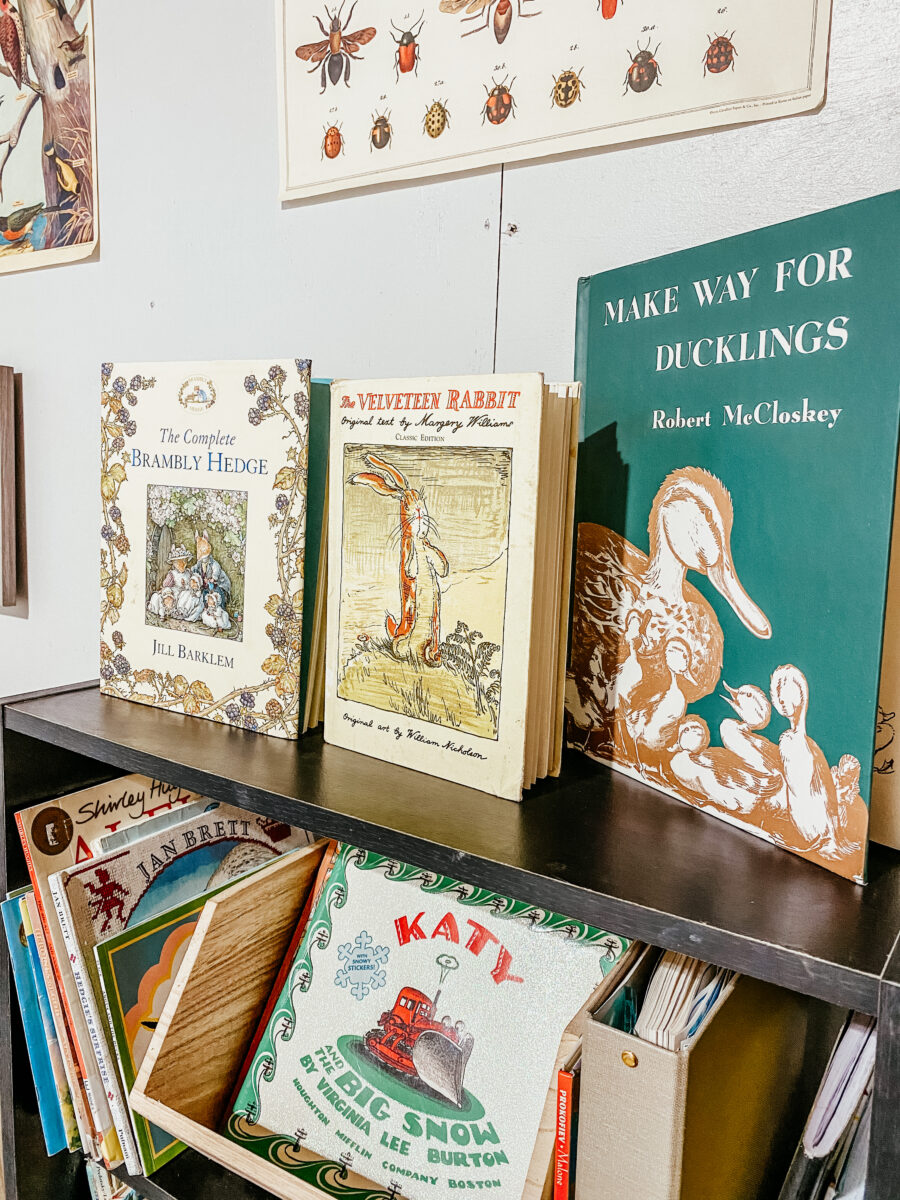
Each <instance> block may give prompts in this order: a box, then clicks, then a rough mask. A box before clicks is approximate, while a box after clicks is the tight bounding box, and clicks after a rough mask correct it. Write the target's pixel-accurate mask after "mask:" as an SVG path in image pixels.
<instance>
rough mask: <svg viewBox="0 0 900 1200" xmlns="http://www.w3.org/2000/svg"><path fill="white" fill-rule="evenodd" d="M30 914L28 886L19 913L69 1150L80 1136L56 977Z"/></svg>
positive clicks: (76, 1147)
mask: <svg viewBox="0 0 900 1200" xmlns="http://www.w3.org/2000/svg"><path fill="white" fill-rule="evenodd" d="M32 913H34V917H35V918H37V917H38V911H37V906H36V905H35V904H34V893H33V892H32V891H31V889H29V890H28V891H27V892H26V893H25V894H24V895H22V896H20V897H19V915H20V917H21V920H22V929H23V931H24V933H25V941H26V943H27V945H28V956H29V961H30V963H31V976H32V979H33V980H34V993H35V997H36V999H37V1006H38V1012H39V1013H40V1017H41V1025H42V1026H43V1029H44V1041H45V1042H46V1044H47V1056H48V1059H49V1062H50V1069H51V1071H52V1073H53V1082H54V1084H55V1085H56V1098H57V1101H58V1103H59V1115H60V1119H61V1121H62V1125H63V1130H64V1132H65V1136H66V1146H67V1148H68V1149H69V1150H80V1149H81V1135H80V1133H79V1130H78V1122H77V1121H76V1118H75V1108H74V1106H73V1104H72V1092H71V1088H70V1086H69V1081H68V1079H67V1077H66V1068H65V1064H64V1062H63V1057H62V1051H61V1050H60V1045H59V1037H58V1036H57V1027H56V1021H55V1017H54V1009H53V1006H51V1002H50V990H51V988H52V989H53V990H54V991H55V986H56V978H55V976H54V975H53V974H52V971H51V973H50V976H49V980H48V979H46V978H45V977H44V963H45V962H46V963H47V965H48V966H49V965H50V964H49V960H48V959H47V956H46V954H41V953H40V952H39V951H38V936H39V935H40V936H42V935H43V930H42V929H41V928H40V924H38V931H39V933H38V934H36V933H35V927H34V924H33V920H32ZM57 1011H58V1010H57Z"/></svg>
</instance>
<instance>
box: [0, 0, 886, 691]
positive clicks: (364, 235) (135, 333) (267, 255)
mask: <svg viewBox="0 0 900 1200" xmlns="http://www.w3.org/2000/svg"><path fill="white" fill-rule="evenodd" d="M634 2H637V0H634ZM679 2H680V3H695V2H697V0H679ZM789 2H790V0H786V3H789ZM94 3H95V18H94V19H95V35H96V36H95V55H96V71H97V118H98V153H99V166H100V240H101V249H100V256H99V260H98V261H96V262H91V263H87V264H81V265H74V266H67V267H59V268H51V269H49V270H44V271H36V272H32V273H30V274H23V275H18V276H14V275H13V276H10V275H7V276H4V277H3V278H0V331H2V334H0V361H3V362H10V363H12V364H13V365H14V366H15V367H16V369H17V370H19V371H21V372H22V374H23V377H24V407H25V453H26V465H25V469H26V492H27V536H28V556H29V571H28V576H29V578H28V616H27V618H26V619H20V618H17V617H14V616H9V615H3V614H0V695H8V694H11V693H15V692H19V691H26V690H31V689H34V688H41V687H51V686H55V685H58V684H62V683H68V682H73V681H75V680H81V679H87V678H91V677H93V676H95V675H96V672H97V634H96V630H97V606H98V588H97V547H98V541H99V539H98V533H99V529H98V504H97V469H98V468H97V432H98V430H97V414H98V404H97V401H98V376H99V363H100V362H101V361H103V360H104V359H111V360H115V359H117V358H118V359H124V360H129V359H130V360H133V359H147V360H153V359H182V358H184V359H204V358H216V357H223V358H224V357H266V356H269V355H283V354H287V355H292V356H293V355H295V354H296V355H302V356H306V355H308V356H311V357H312V359H313V369H314V373H315V374H317V375H324V376H329V375H338V374H340V375H349V376H354V375H368V374H395V375H396V374H410V375H412V374H418V373H422V374H424V373H433V374H440V373H442V372H451V371H457V372H462V371H489V370H491V368H492V364H493V359H494V329H495V315H496V316H497V322H496V325H497V344H496V363H497V368H498V370H532V369H539V370H543V371H545V372H546V373H547V374H548V375H550V376H554V377H557V378H563V377H568V376H569V375H570V374H571V369H572V367H571V364H572V353H573V344H574V301H575V280H576V279H577V277H578V276H579V275H587V274H591V273H593V272H595V271H600V270H603V269H605V268H608V267H612V266H618V265H620V264H622V263H627V262H629V261H636V260H638V259H641V258H648V257H653V256H655V255H658V254H663V253H666V252H667V251H671V250H676V249H679V248H682V247H685V246H690V245H693V244H696V243H699V242H703V241H708V240H710V239H714V238H719V237H723V236H726V235H728V234H733V233H738V232H741V231H744V230H748V229H753V228H756V227H758V226H760V225H766V224H771V223H772V222H775V221H781V220H785V219H787V218H790V217H795V216H800V215H802V214H804V213H808V212H812V211H815V210H817V209H821V208H826V207H829V206H831V205H834V204H840V203H844V202H846V201H849V200H854V199H858V198H860V197H863V196H866V195H872V194H874V193H877V192H882V191H887V190H889V189H891V188H896V187H900V149H898V147H900V109H898V103H897V90H898V81H900V75H898V72H900V67H898V65H897V56H898V54H900V9H898V6H897V4H896V0H834V3H835V13H834V24H833V32H832V42H831V66H830V82H829V91H828V99H827V102H826V105H825V107H824V109H823V110H822V111H821V112H820V113H818V114H814V115H812V116H809V117H799V118H792V119H788V120H784V121H775V122H770V123H766V124H759V125H754V126H746V127H743V128H737V129H733V130H730V131H724V132H720V133H714V134H710V135H704V136H697V137H684V138H678V139H674V140H671V141H668V142H660V143H653V144H645V145H638V146H635V147H633V148H631V149H624V150H617V151H613V152H609V153H598V154H594V155H583V156H579V157H574V158H571V159H567V160H563V161H560V162H555V163H553V162H551V163H542V164H538V165H534V166H521V167H514V168H508V169H507V170H506V171H505V173H504V178H503V187H502V219H501V213H500V206H501V175H500V171H499V170H490V171H486V172H481V173H479V174H477V175H471V176H467V177H462V178H456V179H452V180H448V181H439V182H436V183H430V184H427V185H425V186H422V187H417V186H410V187H399V188H395V189H392V190H389V191H384V192H379V193H372V194H369V195H363V196H356V197H348V198H342V199H337V200H334V201H330V202H322V203H315V204H312V205H307V206H304V207H294V208H285V209H282V208H281V207H280V206H279V204H278V202H277V200H276V198H275V196H276V189H277V161H276V136H275V128H276V124H275V85H274V32H273V26H274V22H273V5H272V4H271V3H270V0H250V2H249V3H248V2H246V0H245V2H244V3H240V2H239V0H215V2H213V0H154V3H153V4H152V5H151V6H149V7H148V6H147V5H146V4H140V5H138V4H137V3H136V2H135V0H94ZM556 3H557V4H558V5H559V7H560V9H563V8H564V3H563V0H556ZM774 53H777V45H773V54H774ZM511 226H515V227H516V232H514V233H512V232H505V231H506V230H507V229H509V227H511ZM498 236H499V240H500V279H499V313H496V307H495V301H496V298H497V294H498V288H497V283H498V281H497V262H498ZM893 244H894V245H896V231H895V238H894V242H893Z"/></svg>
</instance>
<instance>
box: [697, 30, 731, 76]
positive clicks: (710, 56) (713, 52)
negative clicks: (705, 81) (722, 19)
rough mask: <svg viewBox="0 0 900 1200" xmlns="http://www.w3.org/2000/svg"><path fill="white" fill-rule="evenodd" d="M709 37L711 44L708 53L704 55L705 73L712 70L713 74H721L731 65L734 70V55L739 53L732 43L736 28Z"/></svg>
mask: <svg viewBox="0 0 900 1200" xmlns="http://www.w3.org/2000/svg"><path fill="white" fill-rule="evenodd" d="M706 36H707V38H708V39H709V46H708V47H707V50H706V53H705V54H704V55H703V74H704V75H705V74H706V72H707V71H710V72H711V73H712V74H713V75H720V74H721V73H722V72H723V71H727V70H728V68H729V67H731V69H732V71H733V70H734V57H735V55H736V54H737V50H735V48H734V46H733V45H732V42H731V39H732V38H733V37H734V30H732V31H731V33H720V34H717V36H716V37H714V38H711V37H710V36H709V34H707V35H706Z"/></svg>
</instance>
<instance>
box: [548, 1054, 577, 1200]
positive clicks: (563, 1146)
mask: <svg viewBox="0 0 900 1200" xmlns="http://www.w3.org/2000/svg"><path fill="white" fill-rule="evenodd" d="M573 1098H574V1076H573V1074H572V1072H571V1071H560V1072H559V1073H558V1075H557V1080H556V1154H555V1156H554V1162H553V1200H569V1174H570V1172H569V1165H570V1161H569V1160H570V1157H571V1152H572V1103H573Z"/></svg>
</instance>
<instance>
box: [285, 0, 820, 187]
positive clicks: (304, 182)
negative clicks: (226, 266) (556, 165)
mask: <svg viewBox="0 0 900 1200" xmlns="http://www.w3.org/2000/svg"><path fill="white" fill-rule="evenodd" d="M830 10H831V6H830V3H829V0H794V3H792V4H790V5H785V4H783V3H780V2H779V0H731V2H730V3H728V4H725V5H717V4H712V3H710V4H691V5H684V4H680V5H674V4H672V3H671V0H642V2H640V3H639V2H638V0H565V3H559V0H557V2H556V3H553V0H343V3H340V2H339V0H335V5H334V7H330V6H329V5H328V4H326V3H324V2H323V0H277V22H278V72H279V85H280V118H281V127H280V146H281V151H280V153H281V198H282V199H283V200H290V199H299V198H303V197H308V196H315V195H318V194H321V193H324V192H331V191H340V190H345V189H350V188H359V187H363V186H366V185H369V184H373V183H386V182H391V181H396V180H403V179H414V178H420V177H425V176H429V175H438V174H442V173H447V172H455V171H461V170H465V169H469V168H473V167H483V166H489V165H492V164H496V163H501V162H516V161H519V160H522V159H528V158H539V157H542V156H545V155H555V154H561V153H565V152H568V151H573V150H585V149H590V148H592V147H598V146H607V145H614V144H616V143H621V142H629V141H634V140H636V139H640V138H647V137H659V136H661V135H665V134H674V133H685V132H689V131H691V130H698V129H706V128H711V127H714V126H718V125H732V124H736V123H739V122H742V121H748V120H754V119H762V118H770V117H777V116H786V115H789V114H793V113H799V112H806V111H809V110H810V109H813V108H816V107H817V106H818V105H819V104H820V103H821V102H822V99H823V97H824V94H825V73H826V58H827V49H828V27H829V20H830Z"/></svg>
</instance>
